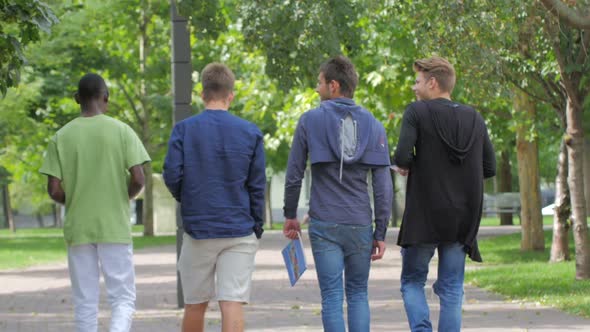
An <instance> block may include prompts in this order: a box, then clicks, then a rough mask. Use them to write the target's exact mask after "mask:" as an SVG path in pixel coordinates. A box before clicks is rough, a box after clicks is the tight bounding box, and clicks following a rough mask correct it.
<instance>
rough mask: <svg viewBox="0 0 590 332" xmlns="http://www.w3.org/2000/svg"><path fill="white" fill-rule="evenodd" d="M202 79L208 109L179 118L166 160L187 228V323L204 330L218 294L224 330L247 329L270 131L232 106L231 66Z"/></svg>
mask: <svg viewBox="0 0 590 332" xmlns="http://www.w3.org/2000/svg"><path fill="white" fill-rule="evenodd" d="M201 80H202V85H203V91H202V93H201V97H202V98H203V101H204V102H205V111H204V112H202V113H201V114H199V115H196V116H192V117H190V118H188V119H186V120H184V121H181V122H179V123H178V124H176V126H174V129H173V131H172V135H171V137H170V141H169V144H168V153H167V155H166V160H165V162H164V181H165V183H166V186H167V187H168V189H169V190H170V192H171V193H172V195H173V196H174V198H176V200H177V201H178V202H179V203H181V214H182V221H183V228H184V232H185V233H184V236H183V244H182V250H181V255H180V258H179V261H178V270H179V271H180V278H181V281H182V285H183V291H184V302H185V303H186V305H185V312H184V319H183V324H182V330H183V331H203V330H204V319H205V311H206V309H207V304H208V302H209V300H211V299H213V298H216V299H217V301H219V306H220V308H221V316H222V328H223V330H224V331H225V330H226V329H229V328H230V326H231V327H232V330H231V331H242V330H243V329H244V318H243V309H242V304H243V303H247V302H248V301H249V297H250V284H251V277H252V272H253V271H254V256H255V254H256V251H257V250H258V239H260V237H261V235H262V232H263V229H262V225H263V217H262V216H263V211H264V190H265V185H266V175H265V162H264V148H263V137H262V133H261V132H260V130H259V129H258V128H257V127H256V125H254V124H252V123H250V122H248V121H245V120H243V119H241V118H239V117H237V116H234V115H232V114H230V113H229V112H228V109H229V106H230V104H231V102H232V100H233V98H234V94H233V87H234V81H235V78H234V74H233V73H232V71H231V70H230V69H229V68H228V67H226V66H225V65H222V64H219V63H211V64H209V65H207V66H206V67H205V68H204V69H203V72H202V73H201Z"/></svg>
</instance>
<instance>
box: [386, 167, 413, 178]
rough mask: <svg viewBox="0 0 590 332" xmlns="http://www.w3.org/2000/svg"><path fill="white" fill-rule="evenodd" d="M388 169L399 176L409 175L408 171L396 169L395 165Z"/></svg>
mask: <svg viewBox="0 0 590 332" xmlns="http://www.w3.org/2000/svg"><path fill="white" fill-rule="evenodd" d="M390 167H391V169H392V170H393V171H394V172H396V173H397V174H399V175H401V176H408V174H410V170H409V169H407V168H401V167H398V166H397V165H393V166H390Z"/></svg>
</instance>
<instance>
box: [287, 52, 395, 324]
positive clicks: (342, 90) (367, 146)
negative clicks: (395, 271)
mask: <svg viewBox="0 0 590 332" xmlns="http://www.w3.org/2000/svg"><path fill="white" fill-rule="evenodd" d="M357 83H358V75H357V73H356V71H355V69H354V65H353V64H352V63H351V62H350V60H349V59H347V58H346V57H344V56H336V57H334V58H332V59H330V60H328V61H327V62H325V63H324V64H323V65H322V66H321V67H320V73H319V75H318V85H317V88H316V91H317V93H318V94H319V95H320V99H321V103H320V106H319V107H317V108H315V109H312V110H310V111H308V112H306V113H305V114H303V115H302V116H301V118H300V119H299V122H298V124H297V129H296V130H295V135H294V137H293V144H292V145H291V153H290V155H289V161H288V166H287V176H286V179H285V206H284V214H285V218H286V220H285V224H284V227H283V233H284V234H285V236H286V237H288V238H290V239H294V238H297V234H298V232H299V231H300V225H299V221H298V219H297V203H298V201H299V194H300V191H301V181H302V179H303V175H304V171H305V168H306V166H307V159H308V156H309V159H310V162H311V171H312V185H311V198H310V209H309V216H310V218H311V221H310V226H309V238H310V241H311V248H312V252H313V258H314V261H315V266H316V272H317V276H318V281H319V286H320V290H321V295H322V323H323V326H324V331H328V332H344V331H345V323H344V319H343V312H342V304H343V298H344V290H343V286H342V285H343V273H344V283H345V290H346V301H347V304H348V331H350V332H366V331H370V313H369V303H368V297H367V284H368V278H369V270H370V266H371V260H378V259H381V258H382V257H383V254H384V252H385V233H386V231H387V223H388V221H389V215H390V213H391V201H392V197H393V191H392V184H391V176H390V173H389V150H388V146H387V137H386V135H385V129H384V128H383V125H382V124H381V123H380V122H379V121H377V120H376V119H375V117H374V116H373V115H372V114H371V113H370V112H369V111H367V110H366V109H364V108H363V107H361V106H359V105H356V104H355V102H354V101H353V100H352V98H353V96H354V90H355V88H356V85H357ZM369 173H370V174H371V179H372V184H373V198H374V204H375V230H374V231H373V227H372V220H371V219H372V210H371V203H370V199H369V189H368V176H369Z"/></svg>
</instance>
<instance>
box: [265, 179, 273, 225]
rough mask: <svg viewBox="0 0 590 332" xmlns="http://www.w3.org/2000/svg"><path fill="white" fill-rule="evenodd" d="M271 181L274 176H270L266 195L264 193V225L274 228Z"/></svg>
mask: <svg viewBox="0 0 590 332" xmlns="http://www.w3.org/2000/svg"><path fill="white" fill-rule="evenodd" d="M271 183H272V177H269V178H268V179H267V181H266V195H264V227H265V228H266V229H272V204H271V200H270V197H271V192H270V189H271Z"/></svg>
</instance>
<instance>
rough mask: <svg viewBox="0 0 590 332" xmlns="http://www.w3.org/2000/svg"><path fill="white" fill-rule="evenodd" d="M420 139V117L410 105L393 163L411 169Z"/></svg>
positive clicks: (405, 114)
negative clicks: (415, 147) (415, 149)
mask: <svg viewBox="0 0 590 332" xmlns="http://www.w3.org/2000/svg"><path fill="white" fill-rule="evenodd" d="M417 139H418V116H417V114H416V110H415V109H414V107H413V106H412V104H410V105H409V106H408V107H407V108H406V111H405V112H404V118H403V120H402V129H401V132H400V135H399V141H398V142H397V147H396V149H395V154H394V156H393V161H394V163H395V165H397V166H399V167H401V168H407V169H409V168H410V167H411V166H412V162H413V161H414V146H415V145H416V141H417Z"/></svg>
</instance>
